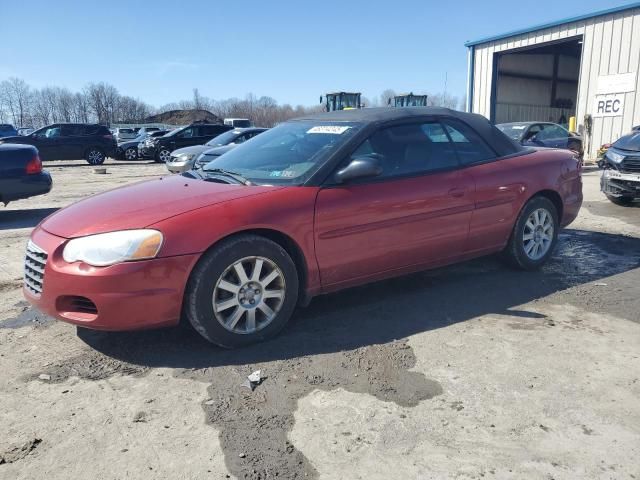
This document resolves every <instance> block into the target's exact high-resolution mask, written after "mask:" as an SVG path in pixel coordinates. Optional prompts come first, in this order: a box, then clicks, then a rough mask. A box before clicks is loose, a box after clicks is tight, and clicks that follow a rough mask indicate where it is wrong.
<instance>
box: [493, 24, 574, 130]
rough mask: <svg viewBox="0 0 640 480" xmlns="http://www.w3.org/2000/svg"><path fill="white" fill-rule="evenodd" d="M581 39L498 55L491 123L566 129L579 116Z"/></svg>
mask: <svg viewBox="0 0 640 480" xmlns="http://www.w3.org/2000/svg"><path fill="white" fill-rule="evenodd" d="M581 54H582V36H579V37H572V38H571V39H567V40H562V41H558V42H552V43H546V44H542V45H538V46H536V47H531V48H524V49H521V50H516V51H514V50H510V51H509V53H503V54H498V55H496V57H495V59H494V61H495V64H494V71H495V75H494V78H495V83H494V85H493V92H492V103H491V119H492V120H493V121H494V122H495V123H507V122H525V121H541V122H554V123H559V124H562V125H564V126H567V124H568V122H569V117H571V116H574V115H575V114H576V102H577V98H578V78H579V72H580V57H581Z"/></svg>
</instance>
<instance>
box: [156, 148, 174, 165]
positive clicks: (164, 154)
mask: <svg viewBox="0 0 640 480" xmlns="http://www.w3.org/2000/svg"><path fill="white" fill-rule="evenodd" d="M170 158H171V151H169V150H168V149H166V148H161V149H160V150H158V153H157V154H156V162H158V163H167V162H168V161H169V159H170Z"/></svg>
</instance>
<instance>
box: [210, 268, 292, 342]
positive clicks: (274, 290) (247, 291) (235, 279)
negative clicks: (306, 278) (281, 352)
mask: <svg viewBox="0 0 640 480" xmlns="http://www.w3.org/2000/svg"><path fill="white" fill-rule="evenodd" d="M285 293H286V285H285V280H284V274H283V273H282V270H280V268H278V266H277V265H276V264H275V263H274V262H273V261H271V260H269V259H268V258H265V257H257V256H256V257H245V258H242V259H240V260H238V261H236V262H234V263H233V264H232V265H230V266H229V267H228V268H227V269H226V270H225V271H224V272H223V273H222V275H220V278H219V279H218V281H217V282H216V285H215V287H214V290H213V313H214V315H215V317H216V320H217V321H218V322H219V323H220V324H221V325H222V326H223V327H224V328H225V329H226V330H228V331H230V332H232V333H238V334H250V333H255V332H257V331H258V330H262V329H263V328H265V327H266V326H268V325H269V324H270V323H271V322H272V321H273V320H274V318H276V316H277V314H278V312H279V310H280V308H281V307H282V304H283V302H284V297H285Z"/></svg>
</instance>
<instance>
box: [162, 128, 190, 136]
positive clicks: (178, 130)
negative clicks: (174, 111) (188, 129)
mask: <svg viewBox="0 0 640 480" xmlns="http://www.w3.org/2000/svg"><path fill="white" fill-rule="evenodd" d="M184 129H185V127H178V128H174V129H173V130H171V131H170V132H169V133H166V134H164V135H163V137H173V136H174V135H175V134H176V133H178V132H181V131H182V130H184Z"/></svg>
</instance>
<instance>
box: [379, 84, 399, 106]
mask: <svg viewBox="0 0 640 480" xmlns="http://www.w3.org/2000/svg"><path fill="white" fill-rule="evenodd" d="M395 96H396V91H395V90H392V89H390V88H387V89H386V90H384V91H383V92H382V93H381V94H380V106H381V107H386V106H387V105H389V102H390V101H391V102H392V101H393V97H395Z"/></svg>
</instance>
